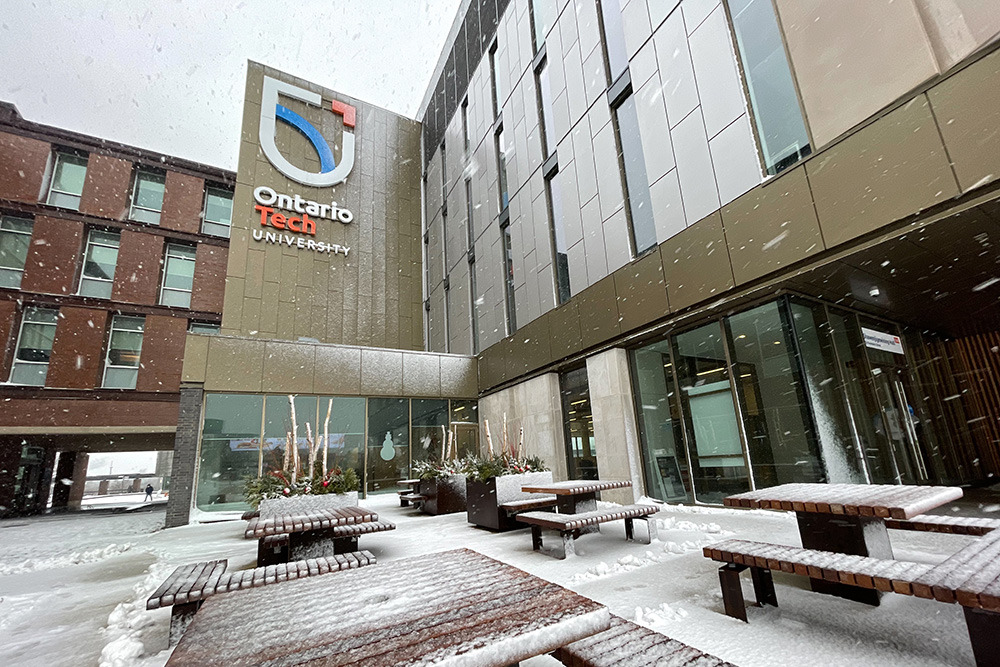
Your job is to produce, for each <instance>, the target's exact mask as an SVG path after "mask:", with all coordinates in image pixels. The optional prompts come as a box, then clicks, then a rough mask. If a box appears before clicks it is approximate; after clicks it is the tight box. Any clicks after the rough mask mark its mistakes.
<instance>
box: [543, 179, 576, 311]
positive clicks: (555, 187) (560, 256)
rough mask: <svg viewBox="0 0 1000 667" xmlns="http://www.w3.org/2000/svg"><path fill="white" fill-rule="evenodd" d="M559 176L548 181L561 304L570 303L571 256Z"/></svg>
mask: <svg viewBox="0 0 1000 667" xmlns="http://www.w3.org/2000/svg"><path fill="white" fill-rule="evenodd" d="M561 183H562V181H561V179H560V177H559V174H558V173H557V174H555V175H554V176H553V177H552V178H550V179H549V180H548V182H547V183H546V186H547V187H548V190H549V205H550V206H551V208H552V210H551V215H552V240H553V247H554V249H555V275H556V297H557V298H558V301H559V303H560V304H563V303H566V302H567V301H569V298H570V295H571V291H570V282H569V254H568V251H567V249H566V217H565V214H564V212H563V201H562V186H561Z"/></svg>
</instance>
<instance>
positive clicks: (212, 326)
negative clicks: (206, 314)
mask: <svg viewBox="0 0 1000 667" xmlns="http://www.w3.org/2000/svg"><path fill="white" fill-rule="evenodd" d="M221 330H222V328H221V327H220V326H219V323H218V322H191V323H190V324H188V333H193V334H203V335H205V336H218V335H219V332H220V331H221Z"/></svg>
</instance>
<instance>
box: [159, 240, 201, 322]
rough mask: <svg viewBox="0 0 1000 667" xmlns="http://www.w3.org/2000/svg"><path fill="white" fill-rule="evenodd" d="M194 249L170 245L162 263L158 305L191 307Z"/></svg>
mask: <svg viewBox="0 0 1000 667" xmlns="http://www.w3.org/2000/svg"><path fill="white" fill-rule="evenodd" d="M194 258H195V249H194V248H192V247H190V246H185V245H177V244H174V243H170V244H168V245H167V257H166V259H165V260H164V262H163V287H162V288H161V289H160V305H163V306H178V307H180V308H190V307H191V290H192V289H193V288H194Z"/></svg>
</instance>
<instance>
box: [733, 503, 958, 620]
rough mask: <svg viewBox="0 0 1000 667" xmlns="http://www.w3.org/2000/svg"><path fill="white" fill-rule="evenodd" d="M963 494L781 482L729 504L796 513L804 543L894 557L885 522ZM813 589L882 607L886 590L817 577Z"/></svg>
mask: <svg viewBox="0 0 1000 667" xmlns="http://www.w3.org/2000/svg"><path fill="white" fill-rule="evenodd" d="M961 497H962V489H960V488H958V487H951V486H897V485H891V484H782V485H781V486H773V487H770V488H767V489H758V490H757V491H749V492H747V493H740V494H737V495H733V496H729V497H728V498H726V499H725V500H724V501H723V503H724V504H725V505H726V506H728V507H746V508H753V509H777V510H788V511H793V512H795V514H796V519H797V520H798V525H799V535H800V537H801V539H802V546H803V547H804V548H806V549H815V550H818V551H829V552H836V553H842V554H852V555H856V556H871V557H873V558H881V559H886V560H892V558H893V555H892V546H891V545H890V543H889V533H888V530H887V529H886V525H885V520H886V519H889V518H892V519H897V520H907V519H912V518H913V517H915V516H918V515H920V514H922V513H924V512H926V511H928V510H931V509H934V508H935V507H940V506H941V505H944V504H945V503H948V502H951V501H953V500H958V499H959V498H961ZM811 581H812V589H813V590H814V591H817V592H823V593H830V594H832V595H839V596H840V597H845V598H848V599H852V600H858V601H860V602H866V603H868V604H874V605H877V604H878V603H879V599H880V597H881V593H880V592H879V591H876V590H864V589H860V588H857V587H854V586H847V585H845V584H842V583H837V582H830V581H825V580H823V579H816V578H813V579H812V580H811Z"/></svg>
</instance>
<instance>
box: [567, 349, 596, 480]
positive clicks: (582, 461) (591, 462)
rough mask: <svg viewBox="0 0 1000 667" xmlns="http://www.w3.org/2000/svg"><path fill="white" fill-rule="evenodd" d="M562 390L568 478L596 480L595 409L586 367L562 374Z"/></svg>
mask: <svg viewBox="0 0 1000 667" xmlns="http://www.w3.org/2000/svg"><path fill="white" fill-rule="evenodd" d="M559 393H560V396H561V398H562V410H563V425H564V429H563V432H564V433H565V434H566V462H567V468H568V471H569V478H570V479H597V445H596V443H595V441H594V412H593V409H592V408H591V405H590V386H589V385H588V384H587V369H586V367H584V368H577V369H574V370H571V371H566V372H564V373H562V374H560V375H559Z"/></svg>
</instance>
